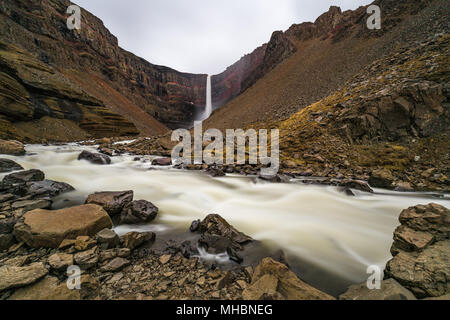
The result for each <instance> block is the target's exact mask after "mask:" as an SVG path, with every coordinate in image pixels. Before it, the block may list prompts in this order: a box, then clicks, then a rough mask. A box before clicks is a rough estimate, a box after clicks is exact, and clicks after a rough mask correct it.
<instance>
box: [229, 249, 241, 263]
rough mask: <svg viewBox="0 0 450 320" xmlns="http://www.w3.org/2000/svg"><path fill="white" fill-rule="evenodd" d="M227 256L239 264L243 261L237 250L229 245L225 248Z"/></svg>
mask: <svg viewBox="0 0 450 320" xmlns="http://www.w3.org/2000/svg"><path fill="white" fill-rule="evenodd" d="M226 251H227V254H228V256H229V257H230V260H231V261H234V262H236V263H239V264H241V263H242V262H243V261H244V258H242V257H241V256H240V255H239V254H238V253H237V252H236V250H234V249H233V248H231V247H228V248H227V249H226Z"/></svg>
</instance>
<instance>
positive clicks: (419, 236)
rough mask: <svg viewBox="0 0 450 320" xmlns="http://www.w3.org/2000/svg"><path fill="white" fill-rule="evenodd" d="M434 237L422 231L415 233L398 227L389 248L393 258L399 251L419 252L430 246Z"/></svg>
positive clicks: (404, 227) (406, 228) (403, 227)
mask: <svg viewBox="0 0 450 320" xmlns="http://www.w3.org/2000/svg"><path fill="white" fill-rule="evenodd" d="M433 241H434V237H433V236H432V235H431V234H429V233H427V232H422V231H415V230H412V229H410V228H408V227H406V226H399V227H398V228H397V229H396V230H395V232H394V244H393V246H392V248H391V253H392V255H393V256H395V255H397V254H398V253H399V252H400V251H407V252H412V251H421V250H423V249H425V248H426V247H427V246H428V245H430V244H432V243H433Z"/></svg>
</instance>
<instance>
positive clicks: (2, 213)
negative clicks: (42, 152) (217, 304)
mask: <svg viewBox="0 0 450 320" xmlns="http://www.w3.org/2000/svg"><path fill="white" fill-rule="evenodd" d="M111 144H112V142H111ZM104 148H105V146H103V147H101V149H100V150H101V151H103V153H90V152H82V153H80V156H79V159H82V160H87V161H91V162H92V163H93V164H96V165H108V163H110V161H108V159H109V157H110V156H113V155H114V153H115V152H114V151H112V152H111V153H110V156H108V155H106V154H105V150H104ZM1 150H2V153H4V154H5V153H7V154H15V155H22V154H24V153H25V149H24V148H23V145H21V144H20V143H17V142H8V143H4V144H2V149H1ZM109 160H111V159H109ZM136 160H137V159H136ZM163 162H164V161H155V164H163ZM0 169H1V170H0V171H1V172H4V173H6V176H5V177H4V178H3V180H2V181H1V183H0V299H71V300H73V299H97V300H104V299H127V300H128V299H132V300H158V299H159V300H167V299H204V300H208V299H221V300H239V299H249V300H259V299H265V300H267V299H270V300H272V299H281V300H284V299H293V300H311V299H325V300H331V299H336V298H339V299H352V300H353V299H448V293H449V286H448V283H447V279H448V278H449V276H450V275H449V274H448V271H447V270H448V260H449V259H448V258H449V257H448V253H449V252H450V250H449V249H450V248H449V244H450V243H449V241H448V239H449V235H450V211H449V210H448V209H446V208H444V207H442V206H440V205H437V204H430V205H428V206H416V207H412V208H409V209H407V210H404V211H403V212H402V214H401V215H400V223H401V226H400V227H399V228H398V229H397V230H396V231H395V233H394V244H393V246H392V250H391V252H392V255H393V256H394V258H393V259H392V260H391V261H389V262H388V264H387V267H386V270H385V280H384V281H383V282H382V285H381V289H380V290H368V289H367V287H366V285H365V283H363V284H361V285H355V286H352V287H350V288H349V290H348V291H347V292H346V293H344V294H342V295H341V296H339V297H333V296H331V295H328V294H326V293H324V292H322V291H320V290H318V289H316V288H314V287H312V286H310V285H308V284H307V283H305V282H304V281H302V280H300V279H299V277H298V276H297V275H296V274H294V273H293V272H292V271H291V270H289V263H288V261H286V259H285V258H284V256H283V254H282V253H281V254H280V253H277V254H271V253H270V252H265V251H264V250H261V248H259V247H258V246H259V243H258V241H256V240H254V239H252V238H251V237H249V236H248V235H246V234H244V233H242V232H240V231H238V230H237V229H236V228H234V227H233V226H231V225H230V224H229V223H228V222H227V221H225V220H224V219H223V218H222V217H221V216H219V215H214V214H211V215H209V216H207V217H206V218H205V219H204V220H202V221H201V220H197V221H194V222H193V223H192V225H191V227H190V229H189V230H185V233H184V234H178V235H163V234H160V233H158V232H128V233H125V234H123V235H122V236H119V235H118V234H116V232H115V231H114V230H113V226H118V225H121V224H130V223H131V224H144V223H145V224H149V223H152V221H153V220H154V219H155V218H156V217H157V216H158V215H159V214H160V213H159V210H158V208H157V207H156V206H155V205H154V204H152V203H150V202H148V201H145V200H138V199H135V198H134V192H133V191H132V190H127V191H123V192H97V193H94V194H91V195H89V196H87V197H86V199H85V204H83V205H78V206H74V207H67V208H62V209H59V210H52V201H53V199H54V198H55V197H56V196H58V195H61V194H64V193H66V192H70V191H73V190H74V188H73V187H72V186H70V185H68V184H67V183H63V182H57V181H52V180H48V179H46V178H45V173H44V172H42V171H40V170H38V169H31V170H23V168H22V167H21V166H20V165H19V164H17V163H15V162H14V161H12V160H8V159H2V160H0ZM204 169H208V168H204ZM361 185H365V184H361ZM347 187H348V188H355V187H354V186H350V185H349V186H347ZM199 248H202V250H205V252H207V253H208V254H210V255H214V254H221V253H224V252H226V253H227V255H226V259H228V260H229V261H228V263H226V264H224V265H221V264H218V263H211V262H209V261H206V260H204V259H202V255H201V254H200V252H199ZM73 265H76V266H78V267H80V269H81V272H82V273H81V278H80V285H81V288H80V290H69V289H68V287H67V281H68V280H69V282H70V279H68V276H69V275H68V274H67V270H68V267H70V266H73ZM300 278H301V274H300Z"/></svg>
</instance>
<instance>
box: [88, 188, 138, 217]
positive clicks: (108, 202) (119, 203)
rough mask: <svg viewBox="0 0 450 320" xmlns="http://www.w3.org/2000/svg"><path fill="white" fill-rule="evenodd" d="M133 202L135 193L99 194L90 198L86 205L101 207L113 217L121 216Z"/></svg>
mask: <svg viewBox="0 0 450 320" xmlns="http://www.w3.org/2000/svg"><path fill="white" fill-rule="evenodd" d="M131 201H133V191H122V192H97V193H94V194H91V195H89V196H88V198H87V199H86V204H96V205H99V206H101V207H102V208H103V209H105V211H106V212H108V214H109V215H110V216H111V217H113V216H115V215H118V214H120V213H121V212H122V210H123V208H124V207H125V206H126V205H128V204H129V203H131Z"/></svg>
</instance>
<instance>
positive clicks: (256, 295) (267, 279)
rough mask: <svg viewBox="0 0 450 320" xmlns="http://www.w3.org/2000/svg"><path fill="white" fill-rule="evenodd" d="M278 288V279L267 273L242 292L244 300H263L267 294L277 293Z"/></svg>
mask: <svg viewBox="0 0 450 320" xmlns="http://www.w3.org/2000/svg"><path fill="white" fill-rule="evenodd" d="M277 289H278V279H277V278H276V277H275V276H273V275H270V274H265V275H263V276H262V277H261V278H259V279H258V280H257V281H256V282H255V283H253V284H252V285H251V286H250V287H248V288H246V289H245V290H244V291H243V292H242V297H243V298H244V300H262V298H263V297H264V296H265V295H275V294H276V292H277Z"/></svg>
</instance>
